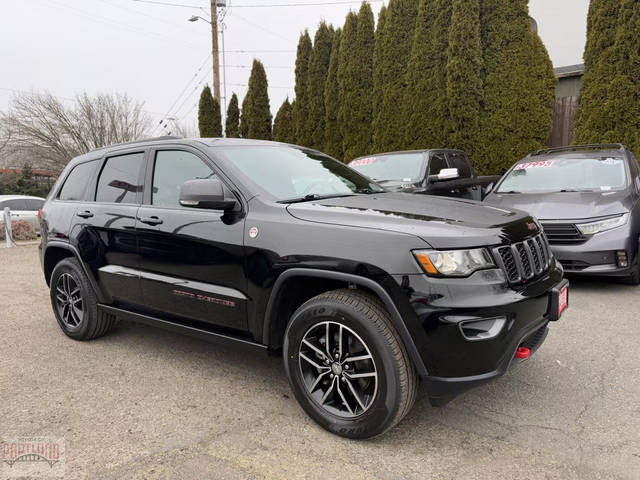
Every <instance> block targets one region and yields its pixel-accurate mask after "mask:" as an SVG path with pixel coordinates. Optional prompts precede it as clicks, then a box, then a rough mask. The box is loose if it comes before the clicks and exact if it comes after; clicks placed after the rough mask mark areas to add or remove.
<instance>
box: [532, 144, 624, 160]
mask: <svg viewBox="0 0 640 480" xmlns="http://www.w3.org/2000/svg"><path fill="white" fill-rule="evenodd" d="M624 149H625V146H624V145H623V144H621V143H595V144H592V145H569V146H566V147H555V148H543V149H542V150H538V151H537V152H533V153H530V154H529V155H527V157H534V156H536V155H548V154H549V153H560V152H579V151H583V150H624Z"/></svg>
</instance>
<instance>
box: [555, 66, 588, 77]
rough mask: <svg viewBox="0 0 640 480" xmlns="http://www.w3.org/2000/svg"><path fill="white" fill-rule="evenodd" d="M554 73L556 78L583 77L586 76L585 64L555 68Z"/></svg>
mask: <svg viewBox="0 0 640 480" xmlns="http://www.w3.org/2000/svg"><path fill="white" fill-rule="evenodd" d="M553 73H555V75H556V78H568V77H581V76H582V75H584V63H578V64H576V65H567V66H566V67H558V68H554V69H553Z"/></svg>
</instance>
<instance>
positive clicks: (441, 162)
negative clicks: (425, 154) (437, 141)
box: [428, 153, 449, 175]
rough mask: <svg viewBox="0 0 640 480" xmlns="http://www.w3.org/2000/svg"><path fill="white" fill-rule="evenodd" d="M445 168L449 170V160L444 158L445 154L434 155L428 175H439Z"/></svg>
mask: <svg viewBox="0 0 640 480" xmlns="http://www.w3.org/2000/svg"><path fill="white" fill-rule="evenodd" d="M445 168H449V167H448V165H447V159H446V158H445V156H444V153H433V154H432V155H431V160H430V161H429V172H428V175H438V174H439V173H440V170H443V169H445Z"/></svg>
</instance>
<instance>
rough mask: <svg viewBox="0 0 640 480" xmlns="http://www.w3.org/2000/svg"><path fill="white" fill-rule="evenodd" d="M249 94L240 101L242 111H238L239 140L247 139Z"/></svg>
mask: <svg viewBox="0 0 640 480" xmlns="http://www.w3.org/2000/svg"><path fill="white" fill-rule="evenodd" d="M248 93H249V92H247V94H245V96H244V98H243V99H242V110H240V127H239V133H240V137H241V138H249V124H248V118H247V115H248V113H249V100H250V99H249V95H248Z"/></svg>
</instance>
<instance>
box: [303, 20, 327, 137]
mask: <svg viewBox="0 0 640 480" xmlns="http://www.w3.org/2000/svg"><path fill="white" fill-rule="evenodd" d="M333 34H334V31H333V27H330V26H328V25H327V24H326V23H325V22H320V25H319V27H318V30H317V31H316V35H315V37H314V39H313V49H312V50H311V55H310V56H309V68H308V71H307V95H306V100H307V108H308V115H307V125H306V128H305V131H306V132H308V134H309V135H310V137H311V143H310V144H309V145H308V146H309V147H311V148H315V149H322V147H323V145H324V134H325V124H324V122H325V111H324V87H325V84H326V83H327V74H328V72H329V60H330V58H331V48H332V44H333Z"/></svg>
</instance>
